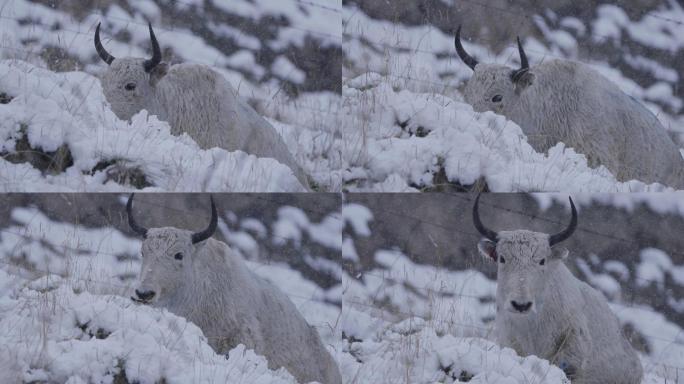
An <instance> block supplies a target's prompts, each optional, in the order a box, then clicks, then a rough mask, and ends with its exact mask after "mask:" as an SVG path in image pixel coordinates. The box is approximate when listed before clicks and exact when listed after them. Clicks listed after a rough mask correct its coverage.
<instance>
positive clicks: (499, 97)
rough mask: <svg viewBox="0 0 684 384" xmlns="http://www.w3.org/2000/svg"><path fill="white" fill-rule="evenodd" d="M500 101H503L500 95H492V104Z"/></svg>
mask: <svg viewBox="0 0 684 384" xmlns="http://www.w3.org/2000/svg"><path fill="white" fill-rule="evenodd" d="M502 99H503V96H501V95H494V97H492V102H494V103H500V102H501V100H502Z"/></svg>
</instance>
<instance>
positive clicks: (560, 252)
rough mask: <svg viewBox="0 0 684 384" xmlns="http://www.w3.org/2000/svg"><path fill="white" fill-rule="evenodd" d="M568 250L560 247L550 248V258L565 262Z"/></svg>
mask: <svg viewBox="0 0 684 384" xmlns="http://www.w3.org/2000/svg"><path fill="white" fill-rule="evenodd" d="M568 253H570V252H568V249H567V248H565V247H561V246H555V247H551V258H552V259H555V260H565V259H566V258H567V257H568Z"/></svg>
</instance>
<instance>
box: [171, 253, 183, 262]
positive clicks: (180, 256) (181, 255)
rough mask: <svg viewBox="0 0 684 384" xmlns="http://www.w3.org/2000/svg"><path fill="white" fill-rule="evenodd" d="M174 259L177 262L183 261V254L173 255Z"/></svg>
mask: <svg viewBox="0 0 684 384" xmlns="http://www.w3.org/2000/svg"><path fill="white" fill-rule="evenodd" d="M173 258H174V259H176V260H183V254H182V253H180V252H178V253H176V254H175V255H173Z"/></svg>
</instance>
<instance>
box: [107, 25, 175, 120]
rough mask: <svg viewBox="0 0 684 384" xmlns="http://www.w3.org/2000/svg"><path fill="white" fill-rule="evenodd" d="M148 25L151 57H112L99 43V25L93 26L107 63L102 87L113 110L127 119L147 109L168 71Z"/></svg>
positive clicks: (121, 117)
mask: <svg viewBox="0 0 684 384" xmlns="http://www.w3.org/2000/svg"><path fill="white" fill-rule="evenodd" d="M148 27H149V30H150V40H151V41H152V58H150V59H140V58H133V57H124V58H120V59H117V58H115V57H114V56H112V55H110V54H109V53H108V52H107V51H106V50H105V48H104V47H103V46H102V42H101V41H100V24H97V28H96V29H95V49H96V50H97V53H98V55H99V56H100V58H101V59H102V61H104V62H105V63H107V65H108V68H107V70H106V71H105V73H104V74H103V76H102V89H103V92H104V95H105V97H106V98H107V101H109V104H111V106H112V111H114V113H115V114H116V115H117V116H118V117H119V118H120V119H122V120H129V119H130V118H131V117H132V116H133V115H135V114H136V113H138V112H140V111H141V110H143V109H149V108H150V105H151V104H153V102H154V100H155V99H154V88H155V86H156V85H157V83H158V82H159V80H161V79H162V78H163V77H164V76H165V75H166V73H167V72H168V68H169V67H168V64H166V63H162V61H161V58H162V54H161V49H160V48H159V43H158V42H157V38H156V37H155V36H154V31H153V30H152V25H151V24H149V25H148Z"/></svg>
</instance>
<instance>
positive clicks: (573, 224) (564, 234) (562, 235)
mask: <svg viewBox="0 0 684 384" xmlns="http://www.w3.org/2000/svg"><path fill="white" fill-rule="evenodd" d="M568 199H569V200H570V208H571V209H572V219H570V225H568V227H567V228H565V229H564V230H562V231H560V232H558V233H556V234H555V235H551V236H549V246H551V247H553V246H554V245H555V244H558V243H560V242H561V241H563V240H565V239H567V238H568V237H570V236H571V235H572V233H573V232H575V229H576V228H577V209H576V208H575V203H573V202H572V198H571V197H568Z"/></svg>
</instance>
